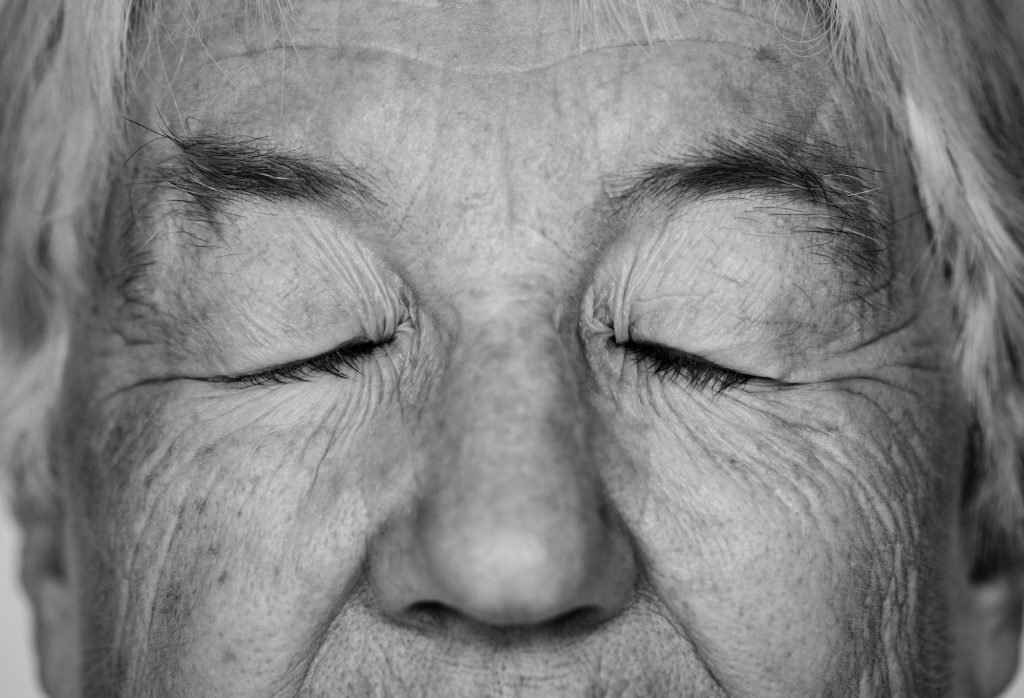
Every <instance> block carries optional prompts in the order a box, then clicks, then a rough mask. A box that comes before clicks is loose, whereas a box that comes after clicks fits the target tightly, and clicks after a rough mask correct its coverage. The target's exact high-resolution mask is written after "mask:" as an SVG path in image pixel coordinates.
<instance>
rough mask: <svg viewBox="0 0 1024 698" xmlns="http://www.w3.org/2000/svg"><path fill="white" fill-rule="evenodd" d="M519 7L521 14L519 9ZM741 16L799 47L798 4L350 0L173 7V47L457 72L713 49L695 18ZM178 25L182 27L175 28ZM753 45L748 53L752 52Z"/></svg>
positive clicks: (750, 0) (715, 32)
mask: <svg viewBox="0 0 1024 698" xmlns="http://www.w3.org/2000/svg"><path fill="white" fill-rule="evenodd" d="M524 6H526V7H524ZM703 10H711V11H713V12H721V13H726V14H735V15H742V16H744V17H747V18H749V19H750V20H751V22H752V23H754V24H752V26H759V25H760V26H763V27H764V28H767V29H770V30H771V31H773V32H775V33H777V34H778V35H779V36H781V37H782V38H783V40H784V41H786V42H787V43H789V44H791V45H794V46H799V45H800V44H802V43H806V42H807V37H806V36H805V34H806V33H807V31H808V28H809V27H810V29H811V31H812V32H814V34H815V36H814V37H811V39H810V42H811V43H814V42H816V41H818V36H819V35H820V33H821V32H820V28H819V27H817V25H816V23H814V22H808V17H809V16H810V12H809V10H808V8H807V7H806V5H805V3H803V2H800V0H682V1H678V2H672V1H670V0H629V1H628V2H626V1H624V0H572V1H571V2H564V1H561V2H559V1H558V0H538V1H537V2H529V3H524V2H521V3H495V2H484V1H468V2H460V3H446V4H444V5H437V4H431V3H421V2H397V1H394V0H392V1H391V2H379V1H377V0H349V1H348V2H345V3H327V2H323V0H206V1H204V2H201V3H199V4H198V5H193V4H191V3H190V4H189V5H188V8H184V7H182V5H181V3H180V2H179V3H178V11H177V12H176V13H175V14H176V15H177V18H176V19H177V21H174V20H175V17H170V18H169V19H170V22H169V24H170V26H175V25H177V26H178V27H179V29H178V30H177V33H178V38H179V39H186V40H192V39H194V40H197V41H198V42H199V43H200V45H201V47H202V50H201V51H200V52H199V54H205V55H206V56H207V57H208V58H210V59H212V60H213V61H215V62H216V61H217V60H220V59H223V58H227V57H231V56H247V55H253V54H257V53H261V52H263V51H267V50H273V49H286V50H301V49H310V48H326V49H338V48H349V49H376V50H381V51H386V52H389V53H394V54H396V55H400V56H402V57H405V58H409V59H413V60H417V61H419V62H422V63H425V64H428V65H432V66H436V67H442V68H444V69H447V70H452V71H455V72H463V73H471V74H472V73H479V74H490V73H501V72H516V71H518V70H523V69H530V68H542V67H545V66H548V65H551V64H553V63H556V62H558V61H560V60H563V59H565V58H569V57H573V56H578V55H583V54H585V53H587V52H589V51H592V50H598V49H602V48H615V47H624V46H649V45H654V44H658V43H665V42H669V41H676V40H687V39H694V40H699V41H708V42H718V41H722V40H724V39H725V37H724V36H722V35H720V32H719V29H718V26H717V24H716V23H715V22H711V23H710V24H704V25H702V24H701V23H700V22H693V21H690V20H691V18H692V17H693V15H694V12H695V11H698V16H700V14H701V13H700V11H703ZM182 25H184V27H182ZM759 40H760V39H759V38H754V37H752V44H751V46H750V47H749V48H752V49H756V48H758V43H759Z"/></svg>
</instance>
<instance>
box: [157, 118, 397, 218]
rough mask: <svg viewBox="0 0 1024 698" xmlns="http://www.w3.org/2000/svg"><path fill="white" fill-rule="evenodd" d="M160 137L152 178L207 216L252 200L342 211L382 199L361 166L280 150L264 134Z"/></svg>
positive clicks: (363, 207) (206, 134) (375, 204)
mask: <svg viewBox="0 0 1024 698" xmlns="http://www.w3.org/2000/svg"><path fill="white" fill-rule="evenodd" d="M163 137H164V138H165V139H166V141H167V142H168V143H169V144H170V145H171V146H172V148H171V151H172V152H171V154H170V157H167V158H165V159H164V160H163V161H162V162H160V163H159V164H158V165H157V166H156V168H155V170H156V175H157V178H158V179H159V180H160V181H162V182H164V183H165V184H168V185H170V186H172V187H174V188H175V189H178V190H180V191H182V192H183V193H185V194H186V195H187V197H188V198H187V200H186V203H188V204H191V205H193V206H198V207H199V208H200V209H201V210H202V211H203V213H204V214H205V215H206V216H212V215H213V214H215V213H223V212H224V208H225V205H226V204H230V203H237V202H240V201H246V200H252V199H260V200H263V201H268V202H271V203H280V202H286V201H291V202H298V203H309V204H314V205H317V206H321V207H325V208H328V209H335V210H340V211H343V212H347V213H352V212H355V211H356V210H360V209H367V208H374V207H377V206H379V205H380V203H381V202H380V199H379V197H378V195H377V190H376V182H375V180H374V178H373V177H372V176H371V175H369V174H368V173H367V172H365V171H364V170H362V169H360V168H357V167H354V166H351V165H345V166H342V165H339V164H338V163H335V162H329V161H326V160H322V159H319V158H315V157H311V156H309V155H307V154H305V153H298V152H292V151H287V150H283V149H281V148H278V147H276V146H273V145H272V144H271V143H270V142H269V141H268V140H267V139H265V138H258V137H239V136H232V135H224V134H220V133H198V134H192V133H190V134H185V135H180V134H175V133H172V132H165V133H163Z"/></svg>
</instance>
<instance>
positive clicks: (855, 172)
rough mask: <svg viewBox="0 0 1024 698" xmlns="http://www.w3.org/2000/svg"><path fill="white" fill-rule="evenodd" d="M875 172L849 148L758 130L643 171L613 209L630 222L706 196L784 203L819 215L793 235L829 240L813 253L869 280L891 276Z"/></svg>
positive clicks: (884, 202) (887, 220)
mask: <svg viewBox="0 0 1024 698" xmlns="http://www.w3.org/2000/svg"><path fill="white" fill-rule="evenodd" d="M879 174H880V173H879V172H878V171H877V170H872V169H870V168H867V167H865V166H863V165H860V164H857V162H856V160H855V158H854V156H853V154H852V153H851V152H850V151H849V150H848V149H846V148H843V147H842V146H839V145H836V144H834V143H831V142H829V141H827V140H824V139H822V138H818V137H815V136H813V135H812V134H804V133H801V134H795V133H789V132H779V131H770V130H757V131H754V132H752V133H749V134H743V135H727V136H722V135H719V136H715V137H713V138H711V139H710V140H709V141H708V142H707V144H706V145H705V146H704V147H703V148H701V149H699V150H697V151H696V152H693V153H690V154H688V155H685V156H683V157H680V158H678V159H673V160H668V161H665V162H660V163H657V164H654V165H652V166H649V167H646V168H644V169H643V170H642V171H641V172H640V173H639V174H638V175H633V176H630V177H628V178H627V179H625V180H624V182H623V184H624V186H619V187H617V189H618V191H619V193H616V194H614V196H613V197H612V198H613V201H612V204H613V206H614V207H615V209H616V210H617V211H618V213H619V214H620V215H624V216H627V217H633V216H635V215H637V214H638V213H639V212H640V211H641V210H643V209H646V208H650V207H652V206H661V207H664V208H667V209H668V210H669V211H670V212H671V213H675V212H676V211H678V210H679V209H681V208H682V207H684V206H687V205H690V204H694V203H697V202H699V201H701V200H705V199H708V198H711V197H723V196H735V195H754V196H758V195H760V196H762V197H763V196H769V197H772V198H773V199H778V198H779V197H782V198H784V199H785V200H786V201H790V202H793V204H794V208H793V210H788V209H786V210H784V212H785V213H787V214H792V213H798V214H799V213H803V214H808V213H811V212H812V211H813V212H814V213H817V214H819V215H821V214H824V217H825V220H826V224H825V225H824V226H822V225H816V226H807V227H801V228H798V229H795V230H794V231H793V232H794V233H795V234H800V233H804V234H826V235H828V236H829V238H830V239H831V242H830V244H829V249H828V250H827V251H821V250H818V252H817V253H819V254H822V255H823V256H825V257H826V258H827V259H828V260H829V261H830V263H833V264H836V265H838V266H840V267H842V268H843V270H845V271H851V272H853V273H854V275H855V276H856V277H858V278H861V279H862V280H866V281H870V282H875V281H877V280H878V279H880V278H881V279H883V280H884V279H886V277H887V275H888V274H890V273H891V271H892V270H891V269H888V266H889V264H888V259H887V256H886V251H887V249H888V247H887V245H888V242H889V238H890V237H891V227H892V220H891V215H890V213H889V212H890V210H891V204H890V202H889V200H888V197H887V196H886V195H885V194H884V193H883V192H882V190H881V188H880V187H879V186H878V184H877V183H874V182H873V181H872V178H873V177H874V178H877V176H878V175H879ZM808 208H809V209H810V210H808ZM768 210H769V211H770V210H771V207H770V206H769V207H768ZM816 249H817V248H816Z"/></svg>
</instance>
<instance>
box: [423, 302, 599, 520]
mask: <svg viewBox="0 0 1024 698" xmlns="http://www.w3.org/2000/svg"><path fill="white" fill-rule="evenodd" d="M570 342H571V339H569V338H567V337H564V336H561V335H560V334H559V332H558V330H557V329H556V328H555V327H553V324H552V323H551V321H550V319H549V320H548V321H547V323H544V322H542V321H537V320H534V319H532V318H529V317H522V316H520V317H511V316H506V317H505V318H503V320H502V321H501V322H500V323H488V324H486V325H485V326H482V327H478V328H475V329H474V330H472V334H471V335H470V336H468V337H463V341H462V342H461V346H460V348H459V350H458V351H457V352H455V354H454V356H453V361H452V364H451V366H452V368H451V369H450V371H449V373H448V376H447V379H448V380H447V385H446V387H445V389H444V392H443V393H442V394H441V396H440V398H439V400H438V404H437V411H436V414H437V417H438V421H439V423H438V431H439V432H440V433H441V434H443V442H446V443H447V444H449V447H448V448H446V449H445V453H444V454H438V456H437V457H435V458H431V462H432V467H434V468H436V469H437V472H435V473H432V476H433V477H432V478H431V479H436V480H437V483H436V484H438V485H440V487H439V488H438V491H437V492H434V493H433V494H434V496H435V497H436V498H439V499H440V500H441V501H439V502H438V504H440V505H441V506H442V510H443V511H448V512H455V510H453V509H452V508H451V506H450V503H448V502H444V500H446V499H448V497H449V496H451V497H458V498H459V499H460V500H462V501H461V504H462V506H463V507H465V506H467V505H468V506H474V505H475V506H479V507H482V508H485V509H486V510H487V511H488V512H489V515H488V516H487V517H486V518H488V519H492V523H493V524H496V525H497V524H500V523H501V522H500V521H499V519H501V518H502V517H512V518H513V519H522V520H519V521H517V522H516V523H517V527H518V528H520V529H523V528H528V527H529V525H530V522H531V520H533V521H536V523H538V524H541V523H543V522H542V521H538V520H537V519H536V517H551V516H559V515H562V516H568V515H572V514H576V515H579V514H581V513H582V512H580V511H578V510H579V509H580V507H584V506H587V505H585V504H584V502H583V501H581V500H591V499H593V498H594V497H597V496H599V493H598V492H597V491H596V490H597V489H598V473H597V472H596V471H595V466H596V465H597V463H596V462H595V460H596V459H595V458H593V457H592V454H590V453H589V452H588V451H589V449H590V446H591V443H590V441H591V440H588V439H587V438H586V437H585V432H586V431H588V429H589V428H592V426H593V424H592V423H593V420H594V416H593V415H592V414H591V413H590V410H589V408H588V405H587V404H586V400H585V397H584V395H583V393H582V390H581V376H580V375H579V368H578V367H577V365H576V364H577V363H578V362H574V361H573V360H572V356H571V351H572V347H571V345H570ZM473 503H475V504H473ZM455 513H457V512H455ZM474 518H477V517H475V516H474ZM506 523H509V524H511V523H513V522H512V521H509V522H506Z"/></svg>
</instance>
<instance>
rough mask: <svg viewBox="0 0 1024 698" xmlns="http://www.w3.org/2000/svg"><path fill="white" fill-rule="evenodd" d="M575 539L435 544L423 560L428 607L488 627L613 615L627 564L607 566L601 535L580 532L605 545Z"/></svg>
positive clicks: (507, 536) (515, 536)
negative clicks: (427, 570)
mask: <svg viewBox="0 0 1024 698" xmlns="http://www.w3.org/2000/svg"><path fill="white" fill-rule="evenodd" d="M579 533H581V531H579V530H576V531H571V530H570V531H563V532H562V533H561V534H559V533H558V532H557V531H549V532H545V533H543V534H542V533H541V532H540V531H536V530H534V531H530V530H522V529H519V530H506V531H500V532H498V531H495V532H492V533H491V534H489V535H486V536H465V537H463V536H451V537H446V538H441V539H440V540H441V541H444V542H443V544H442V545H441V546H440V547H439V549H436V550H434V551H432V553H433V554H432V555H431V557H432V558H433V559H432V565H431V566H432V567H435V569H434V570H433V574H431V577H432V578H433V580H434V585H433V586H434V588H433V592H434V595H435V596H436V598H435V599H433V601H434V602H435V603H436V604H438V605H439V606H440V607H443V608H445V609H448V610H449V611H451V612H454V613H456V614H458V615H460V616H464V617H465V618H467V619H470V620H472V621H475V622H477V623H482V624H485V625H490V626H526V625H544V624H549V623H553V622H556V621H560V620H564V619H567V618H570V617H573V618H580V617H586V619H587V620H588V621H590V622H595V621H598V620H602V619H604V618H607V617H610V616H613V615H615V614H616V613H618V612H619V611H620V610H621V609H622V606H623V605H624V603H625V601H626V599H627V597H628V593H629V588H630V586H631V577H632V564H631V560H632V557H631V555H625V556H623V558H624V560H629V561H630V562H626V563H625V564H623V562H622V561H620V562H619V563H618V564H615V565H612V564H610V563H611V562H612V561H611V560H610V559H608V557H609V556H608V553H609V552H613V551H612V550H611V548H610V546H609V543H611V541H609V540H607V538H608V536H602V535H600V534H601V533H603V532H602V531H600V530H598V531H583V533H584V534H586V535H588V537H591V538H605V539H606V540H597V539H595V540H584V539H581V536H580V535H579ZM594 534H596V535H594ZM460 539H461V540H460ZM612 547H613V546H612ZM618 553H619V555H620V556H621V553H622V551H618ZM424 591H426V590H424Z"/></svg>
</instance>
